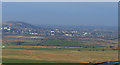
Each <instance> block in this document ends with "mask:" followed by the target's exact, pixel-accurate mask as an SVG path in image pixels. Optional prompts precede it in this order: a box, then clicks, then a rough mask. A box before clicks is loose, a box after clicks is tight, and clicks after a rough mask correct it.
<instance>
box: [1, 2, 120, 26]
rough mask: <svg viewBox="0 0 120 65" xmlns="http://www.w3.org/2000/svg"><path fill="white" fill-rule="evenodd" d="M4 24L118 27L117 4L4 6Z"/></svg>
mask: <svg viewBox="0 0 120 65" xmlns="http://www.w3.org/2000/svg"><path fill="white" fill-rule="evenodd" d="M2 12H3V13H2V15H3V16H2V19H3V21H22V22H27V23H31V24H35V25H41V24H54V25H82V26H84V25H85V26H117V24H118V6H117V2H4V3H2Z"/></svg>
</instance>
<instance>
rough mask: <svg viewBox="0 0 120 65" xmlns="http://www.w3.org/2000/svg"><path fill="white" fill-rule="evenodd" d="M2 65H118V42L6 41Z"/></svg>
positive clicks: (15, 38) (16, 38)
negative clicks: (107, 64)
mask: <svg viewBox="0 0 120 65" xmlns="http://www.w3.org/2000/svg"><path fill="white" fill-rule="evenodd" d="M2 42H3V45H4V46H5V47H4V48H3V52H2V57H3V63H89V62H92V63H97V62H105V61H117V60H118V50H114V49H115V48H116V47H117V40H104V39H99V38H96V39H95V38H89V39H88V38H80V39H70V38H67V39H64V40H59V39H53V40H51V39H45V38H43V37H37V36H5V37H3V41H2Z"/></svg>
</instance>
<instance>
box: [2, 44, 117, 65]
mask: <svg viewBox="0 0 120 65" xmlns="http://www.w3.org/2000/svg"><path fill="white" fill-rule="evenodd" d="M11 47H12V48H15V47H16V48H21V47H22V48H25V47H26V48H31V47H35V48H36V47H38V48H39V47H40V48H46V47H45V46H44V47H42V46H10V48H11ZM10 48H5V49H3V58H8V59H9V58H13V59H26V60H27V59H29V60H43V61H57V62H72V63H88V62H95V63H96V62H105V61H117V60H118V58H117V57H118V51H112V50H110V51H77V50H76V51H75V50H57V51H56V50H24V49H10Z"/></svg>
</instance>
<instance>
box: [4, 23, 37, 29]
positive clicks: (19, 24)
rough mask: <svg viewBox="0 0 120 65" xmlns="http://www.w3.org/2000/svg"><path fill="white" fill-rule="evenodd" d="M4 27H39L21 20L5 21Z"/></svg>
mask: <svg viewBox="0 0 120 65" xmlns="http://www.w3.org/2000/svg"><path fill="white" fill-rule="evenodd" d="M2 24H3V27H5V26H10V27H14V28H19V29H21V28H39V27H37V26H34V25H31V24H28V23H25V22H21V21H8V22H3V23H2Z"/></svg>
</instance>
